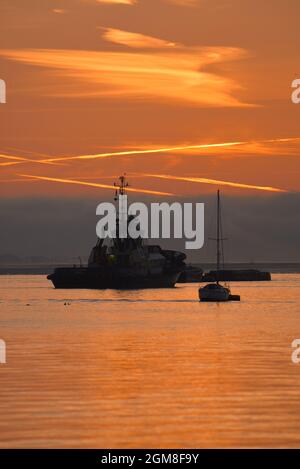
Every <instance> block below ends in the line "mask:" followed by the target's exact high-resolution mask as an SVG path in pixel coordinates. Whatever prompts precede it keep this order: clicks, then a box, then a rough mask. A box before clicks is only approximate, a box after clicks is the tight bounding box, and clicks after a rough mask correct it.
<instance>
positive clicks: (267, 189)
mask: <svg viewBox="0 0 300 469" xmlns="http://www.w3.org/2000/svg"><path fill="white" fill-rule="evenodd" d="M139 176H143V177H151V178H158V179H167V180H168V181H186V182H196V183H198V184H213V185H216V186H229V187H235V188H237V189H252V190H259V191H265V192H287V191H285V190H284V189H278V188H276V187H270V186H256V185H252V184H242V183H240V182H233V181H221V180H218V179H207V178H198V177H179V176H171V175H166V174H147V173H142V174H139Z"/></svg>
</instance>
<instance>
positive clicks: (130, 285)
mask: <svg viewBox="0 0 300 469" xmlns="http://www.w3.org/2000/svg"><path fill="white" fill-rule="evenodd" d="M179 276H180V272H174V271H167V272H166V271H165V272H162V273H161V274H157V275H138V274H136V273H134V272H130V271H128V272H117V271H116V270H114V269H107V268H106V269H105V271H104V269H102V268H97V267H96V268H89V267H67V268H57V269H55V271H54V273H53V274H51V275H48V277H47V278H48V280H51V281H52V283H53V285H54V287H55V288H59V289H97V290H104V289H126V290H130V289H134V290H135V289H144V288H172V287H174V286H175V284H176V283H177V281H178V278H179Z"/></svg>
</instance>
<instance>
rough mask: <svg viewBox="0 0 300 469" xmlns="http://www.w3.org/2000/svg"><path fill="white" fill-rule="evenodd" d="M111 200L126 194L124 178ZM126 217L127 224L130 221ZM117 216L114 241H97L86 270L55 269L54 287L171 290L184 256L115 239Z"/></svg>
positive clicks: (118, 222)
mask: <svg viewBox="0 0 300 469" xmlns="http://www.w3.org/2000/svg"><path fill="white" fill-rule="evenodd" d="M119 181H120V182H119V183H118V184H115V185H116V186H117V190H116V197H115V201H118V200H119V198H120V196H124V195H126V188H127V187H128V184H127V183H126V180H125V176H120V178H119ZM131 219H132V218H131V217H130V216H129V217H128V223H129V222H130V221H131ZM119 226H120V213H119V216H118V218H117V232H116V235H115V237H114V238H109V239H108V238H106V239H101V238H98V241H97V244H96V246H95V247H93V249H92V251H91V254H90V257H89V260H88V265H87V266H86V267H83V266H80V267H77V266H74V267H58V268H56V269H55V270H54V273H52V274H51V275H48V277H47V278H48V280H51V281H52V283H53V285H54V287H55V288H64V289H70V288H85V289H107V288H110V289H143V288H171V287H174V286H175V284H176V282H177V281H178V278H179V277H180V274H181V272H183V271H184V270H185V262H184V261H185V258H186V255H185V254H184V253H182V252H179V251H170V250H163V249H161V247H160V246H158V245H146V244H145V243H144V242H143V239H142V238H141V237H140V238H137V239H133V238H131V237H129V236H128V237H127V238H121V237H120V236H119V231H120V230H119Z"/></svg>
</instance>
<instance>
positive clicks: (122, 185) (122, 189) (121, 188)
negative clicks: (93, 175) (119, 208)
mask: <svg viewBox="0 0 300 469" xmlns="http://www.w3.org/2000/svg"><path fill="white" fill-rule="evenodd" d="M119 181H120V182H115V183H114V186H115V187H117V189H116V195H115V200H118V196H119V195H126V188H127V187H129V184H128V182H126V174H125V173H124V174H123V175H122V176H120V177H119Z"/></svg>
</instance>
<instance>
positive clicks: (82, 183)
mask: <svg viewBox="0 0 300 469" xmlns="http://www.w3.org/2000/svg"><path fill="white" fill-rule="evenodd" d="M18 176H21V177H24V178H30V179H31V180H34V179H35V180H39V181H49V182H58V183H61V184H74V185H77V186H78V185H79V186H87V187H94V188H98V189H113V190H115V189H116V187H115V186H112V185H108V184H98V183H95V182H85V181H78V180H74V179H61V178H51V177H47V176H35V175H30V174H18ZM127 191H128V192H135V193H138V194H146V195H159V196H160V195H163V196H171V195H174V194H172V193H171V192H161V191H151V190H148V189H134V188H132V187H128V188H127Z"/></svg>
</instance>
